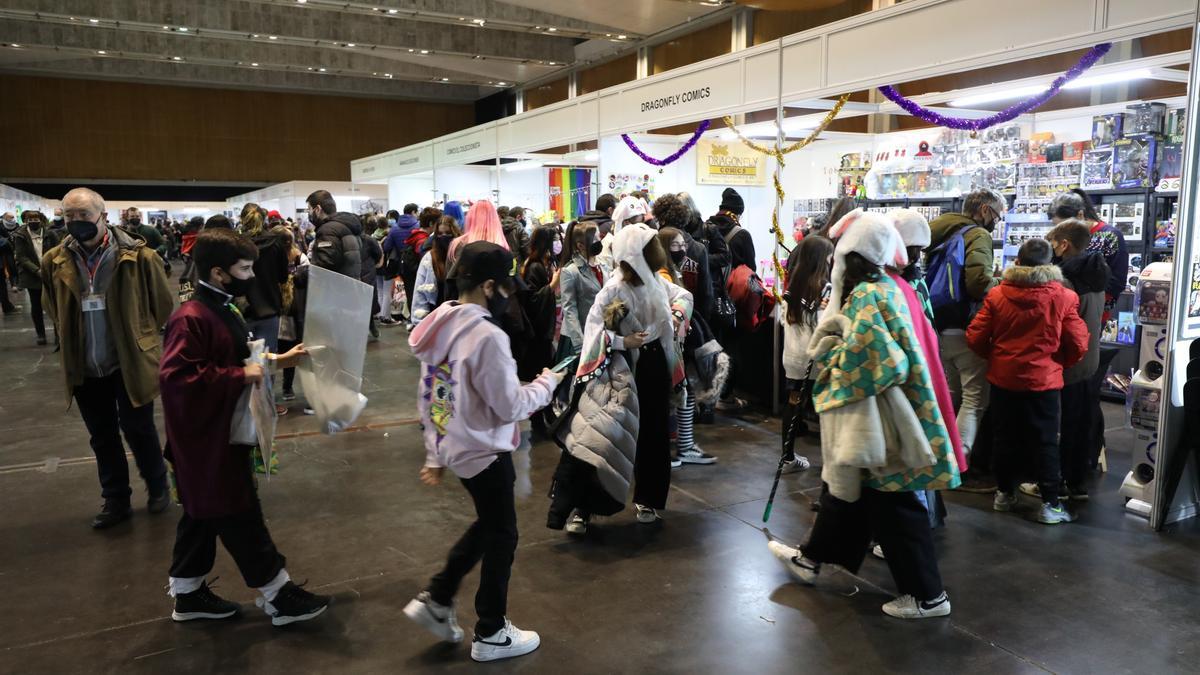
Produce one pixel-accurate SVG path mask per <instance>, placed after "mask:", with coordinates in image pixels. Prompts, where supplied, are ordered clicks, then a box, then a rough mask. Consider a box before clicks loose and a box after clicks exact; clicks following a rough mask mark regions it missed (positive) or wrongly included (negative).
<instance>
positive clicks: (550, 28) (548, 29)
mask: <svg viewBox="0 0 1200 675" xmlns="http://www.w3.org/2000/svg"><path fill="white" fill-rule="evenodd" d="M546 30H547V31H549V32H551V33H553V32H556V31H557V30H558V29H557V28H555V27H553V26H551V27H549V28H547V29H546Z"/></svg>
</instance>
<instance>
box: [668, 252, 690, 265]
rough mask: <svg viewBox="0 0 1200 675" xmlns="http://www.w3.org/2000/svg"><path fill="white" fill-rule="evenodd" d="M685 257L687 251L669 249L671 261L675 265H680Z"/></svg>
mask: <svg viewBox="0 0 1200 675" xmlns="http://www.w3.org/2000/svg"><path fill="white" fill-rule="evenodd" d="M686 258H687V251H671V262H673V263H675V265H676V266H679V265H682V264H683V261H684V259H686Z"/></svg>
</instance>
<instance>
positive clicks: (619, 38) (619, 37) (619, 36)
mask: <svg viewBox="0 0 1200 675" xmlns="http://www.w3.org/2000/svg"><path fill="white" fill-rule="evenodd" d="M617 39H618V40H624V39H625V36H624V35H618V36H617Z"/></svg>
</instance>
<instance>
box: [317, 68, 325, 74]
mask: <svg viewBox="0 0 1200 675" xmlns="http://www.w3.org/2000/svg"><path fill="white" fill-rule="evenodd" d="M317 70H319V71H321V72H322V73H323V72H325V69H324V68H317Z"/></svg>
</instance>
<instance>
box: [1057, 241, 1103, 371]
mask: <svg viewBox="0 0 1200 675" xmlns="http://www.w3.org/2000/svg"><path fill="white" fill-rule="evenodd" d="M1059 267H1060V268H1061V269H1062V273H1063V286H1066V287H1067V288H1069V289H1071V290H1073V291H1075V294H1076V295H1078V296H1079V316H1080V317H1081V318H1082V319H1083V322H1084V323H1086V324H1087V328H1088V350H1087V354H1085V355H1084V357H1083V360H1082V361H1080V362H1079V363H1076V364H1075V365H1073V366H1071V367H1070V368H1067V369H1066V370H1065V371H1063V384H1064V385H1068V384H1075V383H1076V382H1082V381H1083V380H1086V379H1088V378H1090V377H1091V376H1092V374H1093V373H1095V372H1096V369H1097V368H1099V367H1100V329H1101V325H1100V322H1101V320H1102V317H1103V315H1104V287H1105V285H1106V284H1107V283H1108V263H1106V262H1104V255H1103V254H1101V253H1100V252H1099V251H1088V252H1085V253H1081V254H1079V255H1077V256H1074V257H1072V258H1067V259H1066V260H1064V261H1062V264H1060V265H1059Z"/></svg>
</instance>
